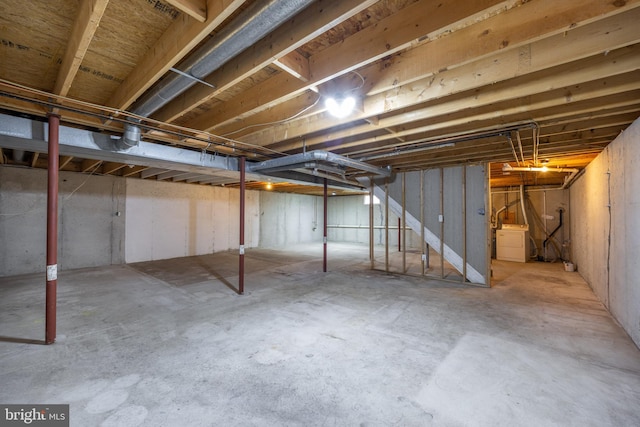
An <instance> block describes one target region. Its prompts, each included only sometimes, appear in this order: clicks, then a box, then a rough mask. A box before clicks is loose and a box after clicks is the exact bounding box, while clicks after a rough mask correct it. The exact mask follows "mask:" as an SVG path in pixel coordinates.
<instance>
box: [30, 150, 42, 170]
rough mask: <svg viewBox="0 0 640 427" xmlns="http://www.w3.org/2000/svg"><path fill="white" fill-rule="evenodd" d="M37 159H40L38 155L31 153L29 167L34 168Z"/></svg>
mask: <svg viewBox="0 0 640 427" xmlns="http://www.w3.org/2000/svg"><path fill="white" fill-rule="evenodd" d="M38 157H40V153H38V152H37V151H36V152H34V153H33V156H32V157H31V167H32V168H35V167H36V164H37V163H38Z"/></svg>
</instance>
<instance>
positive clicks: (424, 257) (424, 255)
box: [420, 171, 428, 276]
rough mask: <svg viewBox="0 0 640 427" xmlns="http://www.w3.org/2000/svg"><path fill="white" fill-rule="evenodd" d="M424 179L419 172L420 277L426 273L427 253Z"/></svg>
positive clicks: (423, 175)
mask: <svg viewBox="0 0 640 427" xmlns="http://www.w3.org/2000/svg"><path fill="white" fill-rule="evenodd" d="M424 179H425V173H424V171H420V252H422V254H421V256H420V260H421V264H422V275H423V276H424V275H425V272H426V264H427V251H428V249H427V248H426V246H427V242H425V236H424Z"/></svg>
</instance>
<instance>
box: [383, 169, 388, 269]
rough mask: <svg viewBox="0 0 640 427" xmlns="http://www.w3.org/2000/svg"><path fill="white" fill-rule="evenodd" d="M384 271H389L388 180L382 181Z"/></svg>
mask: <svg viewBox="0 0 640 427" xmlns="http://www.w3.org/2000/svg"><path fill="white" fill-rule="evenodd" d="M384 271H386V272H389V180H388V179H387V180H385V182H384Z"/></svg>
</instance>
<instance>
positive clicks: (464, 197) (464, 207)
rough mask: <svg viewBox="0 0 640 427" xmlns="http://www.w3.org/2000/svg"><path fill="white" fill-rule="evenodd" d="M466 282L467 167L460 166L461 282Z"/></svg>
mask: <svg viewBox="0 0 640 427" xmlns="http://www.w3.org/2000/svg"><path fill="white" fill-rule="evenodd" d="M466 282H467V167H466V166H462V283H466Z"/></svg>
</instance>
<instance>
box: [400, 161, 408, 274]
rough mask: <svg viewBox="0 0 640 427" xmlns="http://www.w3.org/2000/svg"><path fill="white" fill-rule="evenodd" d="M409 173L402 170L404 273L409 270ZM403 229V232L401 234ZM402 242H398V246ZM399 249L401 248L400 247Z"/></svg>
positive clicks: (401, 228)
mask: <svg viewBox="0 0 640 427" xmlns="http://www.w3.org/2000/svg"><path fill="white" fill-rule="evenodd" d="M406 226H407V173H406V172H402V226H401V227H398V237H400V236H402V274H405V273H406V272H407V233H406V231H405V227H406ZM400 230H402V234H400ZM399 245H400V242H398V246H399ZM398 249H399V248H398Z"/></svg>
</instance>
